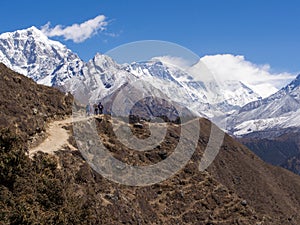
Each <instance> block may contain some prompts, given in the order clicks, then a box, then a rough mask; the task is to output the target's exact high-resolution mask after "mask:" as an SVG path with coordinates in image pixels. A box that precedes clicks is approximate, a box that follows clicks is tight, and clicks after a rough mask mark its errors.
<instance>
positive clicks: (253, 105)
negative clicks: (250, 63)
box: [0, 27, 300, 138]
mask: <svg viewBox="0 0 300 225" xmlns="http://www.w3.org/2000/svg"><path fill="white" fill-rule="evenodd" d="M0 62H3V63H4V64H5V65H6V66H8V67H9V68H11V69H13V70H15V71H17V72H19V73H22V74H24V75H26V76H27V77H29V78H32V79H33V80H34V81H36V82H37V83H39V84H44V85H47V86H55V87H58V88H60V89H62V90H64V91H66V92H71V93H72V94H73V95H74V96H75V97H76V98H77V99H78V100H80V101H81V102H82V103H87V102H91V103H93V102H97V101H99V100H100V99H104V98H105V97H108V96H111V95H112V94H113V93H115V92H116V91H117V90H119V89H120V88H121V87H123V86H124V85H125V84H128V83H133V82H138V81H142V83H141V84H140V85H141V87H140V88H141V89H145V90H148V91H151V92H152V93H155V94H156V95H160V96H159V97H162V98H167V100H171V101H174V102H176V103H177V104H179V105H181V106H183V107H186V108H188V109H189V110H191V111H192V112H194V113H195V114H196V115H199V116H204V117H207V118H209V119H211V120H213V121H214V122H216V123H218V121H223V124H226V127H222V128H223V129H226V130H227V131H228V132H229V133H230V134H232V135H235V136H238V137H247V138H248V137H257V136H259V137H265V138H272V137H276V136H279V135H281V134H282V133H284V132H286V131H287V130H289V131H298V130H299V127H300V122H299V121H300V120H299V119H300V113H299V112H300V111H299V110H300V109H299V107H298V106H299V101H300V97H299V96H300V88H299V86H300V85H299V83H300V76H298V77H297V78H296V79H295V80H294V81H292V82H291V83H290V84H289V85H287V86H286V87H284V88H282V89H281V90H279V91H278V92H276V93H275V94H273V95H271V96H269V97H267V98H265V99H262V98H261V96H259V95H258V94H257V93H255V92H254V91H253V90H251V89H250V88H249V87H247V86H246V85H245V84H243V83H242V82H239V81H232V80H228V81H226V82H218V81H216V80H213V79H211V80H197V79H196V78H195V76H193V73H195V71H199V73H201V72H202V71H201V69H200V67H201V63H202V62H201V60H200V61H199V62H198V63H196V64H195V65H193V66H192V67H191V68H189V69H182V68H180V67H177V66H174V65H172V64H169V63H167V62H164V61H163V60H159V58H155V59H153V60H150V61H148V62H134V63H131V64H118V63H116V62H115V61H114V60H113V59H112V58H110V57H109V56H107V55H102V54H97V55H96V56H95V57H94V58H93V59H91V60H90V61H88V62H84V61H83V60H81V59H80V58H79V57H78V56H77V55H76V54H75V53H73V52H72V51H71V50H69V49H68V48H67V47H66V46H64V45H63V44H61V43H59V42H57V41H53V40H50V39H48V37H47V36H46V35H44V34H43V33H42V32H41V31H40V30H39V29H37V28H35V27H30V28H28V29H24V30H18V31H15V32H10V33H3V34H1V35H0ZM192 71H193V72H192ZM298 109H299V110H298ZM224 118H225V119H224ZM224 120H226V123H224Z"/></svg>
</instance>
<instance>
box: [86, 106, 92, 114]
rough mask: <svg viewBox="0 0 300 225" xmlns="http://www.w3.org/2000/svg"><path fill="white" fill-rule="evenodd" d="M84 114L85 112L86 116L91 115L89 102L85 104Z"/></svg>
mask: <svg viewBox="0 0 300 225" xmlns="http://www.w3.org/2000/svg"><path fill="white" fill-rule="evenodd" d="M85 114H86V115H87V116H90V115H91V105H90V104H87V105H86V106H85Z"/></svg>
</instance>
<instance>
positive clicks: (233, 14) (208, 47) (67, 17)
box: [0, 0, 300, 73]
mask: <svg viewBox="0 0 300 225" xmlns="http://www.w3.org/2000/svg"><path fill="white" fill-rule="evenodd" d="M299 11H300V2H299V1H296V0H287V1H271V0H261V1H258V0H252V1H243V0H226V1H224V0H205V1H204V0H186V1H178V0H177V1H176V0H174V1H167V0H166V1H161V0H160V1H158V0H152V1H144V0H126V1H125V0H85V1H69V0H63V1H58V0H52V1H33V0H27V1H8V0H4V1H2V2H1V15H0V18H1V19H0V33H2V32H6V31H14V30H17V29H22V28H27V27H30V26H32V25H34V26H36V27H38V28H40V27H41V26H43V25H45V24H46V23H48V22H50V23H51V25H50V26H51V27H54V26H56V25H62V26H70V25H72V24H74V23H82V22H84V21H87V20H89V19H92V18H95V17H96V16H98V15H105V17H106V20H105V21H106V22H108V24H107V26H106V30H105V31H102V32H98V34H96V35H95V36H93V37H91V38H89V39H87V40H85V41H83V42H81V43H74V42H73V41H72V40H68V41H65V40H64V38H63V37H53V39H56V40H60V41H62V42H63V43H64V44H66V45H67V46H68V47H69V48H70V49H72V50H73V51H74V52H76V53H78V55H79V56H80V57H81V58H83V59H84V60H88V59H90V58H92V57H93V56H94V55H95V53H96V52H101V53H105V52H106V51H108V50H110V49H112V48H114V47H117V46H119V45H121V44H125V43H129V42H132V41H139V40H149V39H150V40H163V41H170V42H174V43H177V44H179V45H182V46H184V47H186V48H188V49H190V50H192V51H193V52H195V53H196V54H198V55H199V56H200V57H202V56H205V55H213V54H225V53H228V54H234V55H243V56H245V58H246V59H247V60H248V61H251V62H253V63H255V64H270V65H271V68H272V70H274V71H276V72H282V71H286V72H291V73H295V72H298V71H300V60H299V58H300V13H299Z"/></svg>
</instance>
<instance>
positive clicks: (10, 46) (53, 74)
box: [0, 26, 83, 86]
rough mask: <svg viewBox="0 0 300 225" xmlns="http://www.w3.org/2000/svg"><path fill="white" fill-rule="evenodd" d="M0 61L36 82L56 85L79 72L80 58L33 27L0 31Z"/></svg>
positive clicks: (81, 64)
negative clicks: (5, 31)
mask: <svg viewBox="0 0 300 225" xmlns="http://www.w3.org/2000/svg"><path fill="white" fill-rule="evenodd" d="M0 61H1V62H3V63H4V64H5V65H6V66H8V67H10V68H11V69H13V70H15V71H17V72H19V73H22V74H24V75H26V76H28V77H30V78H32V79H33V80H35V81H36V82H38V83H42V84H45V85H49V86H60V85H62V84H63V83H64V81H65V80H66V79H68V78H70V77H71V76H75V75H78V74H80V71H81V68H82V66H83V62H82V60H81V59H80V58H79V57H78V56H77V55H76V54H74V53H73V52H72V51H71V50H69V49H68V48H67V47H66V46H65V45H63V44H61V43H60V42H58V41H53V40H50V39H49V38H48V37H47V36H46V35H45V34H43V32H42V31H40V30H39V29H37V28H36V27H34V26H33V27H30V28H28V29H24V30H17V31H14V32H7V33H3V34H1V35H0Z"/></svg>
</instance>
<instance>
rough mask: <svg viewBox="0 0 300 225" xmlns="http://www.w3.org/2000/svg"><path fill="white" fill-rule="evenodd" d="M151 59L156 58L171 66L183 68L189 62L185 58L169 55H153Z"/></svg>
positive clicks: (188, 64)
mask: <svg viewBox="0 0 300 225" xmlns="http://www.w3.org/2000/svg"><path fill="white" fill-rule="evenodd" d="M152 60H158V61H161V62H163V63H165V64H167V65H168V64H169V65H172V66H176V67H179V68H181V69H183V70H185V69H187V68H188V67H189V66H190V64H191V63H190V62H188V61H187V60H185V59H183V58H180V57H174V56H169V55H165V56H159V57H154V58H152Z"/></svg>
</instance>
